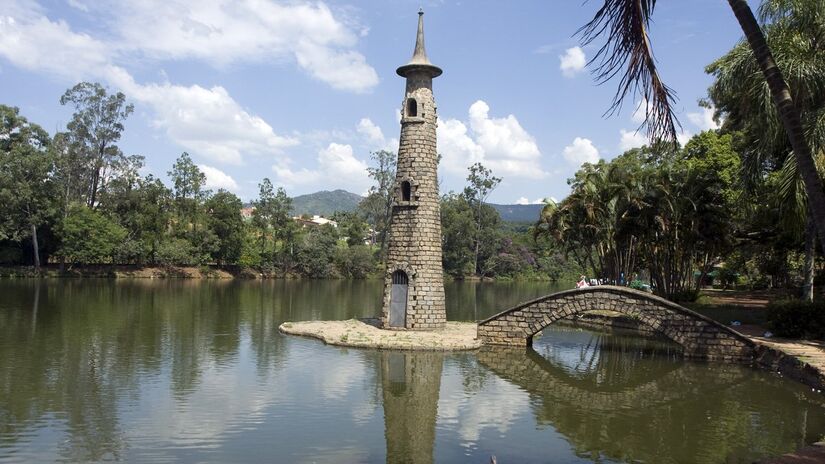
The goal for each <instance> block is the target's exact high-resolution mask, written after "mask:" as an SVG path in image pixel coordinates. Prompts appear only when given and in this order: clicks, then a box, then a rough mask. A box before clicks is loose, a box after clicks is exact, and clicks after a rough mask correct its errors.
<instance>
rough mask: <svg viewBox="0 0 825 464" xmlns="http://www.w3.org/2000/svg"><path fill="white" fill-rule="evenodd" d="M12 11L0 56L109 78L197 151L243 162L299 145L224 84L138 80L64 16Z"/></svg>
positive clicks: (28, 65)
mask: <svg viewBox="0 0 825 464" xmlns="http://www.w3.org/2000/svg"><path fill="white" fill-rule="evenodd" d="M118 5H119V4H118ZM124 5H125V4H124ZM9 10H10V12H11V13H12V14H14V15H15V16H14V17H12V16H0V56H4V57H5V58H7V59H8V60H9V61H11V62H12V63H14V64H15V65H17V66H19V67H22V68H25V69H31V70H35V71H46V72H49V73H53V74H57V75H60V76H62V77H65V78H68V79H72V80H79V79H98V80H103V81H105V82H108V83H109V84H111V85H113V86H115V87H117V88H118V89H120V90H123V91H124V92H125V93H126V94H127V95H128V97H129V99H131V100H133V101H138V102H140V103H145V104H148V105H149V106H150V107H151V108H153V109H154V112H155V114H154V120H153V123H154V124H155V126H156V127H159V128H162V129H163V130H165V131H166V133H167V135H168V136H169V138H170V139H172V140H173V141H174V142H176V143H178V144H179V145H181V146H182V147H183V148H185V149H187V150H190V151H192V152H193V153H196V154H201V155H203V156H206V157H208V158H210V159H212V160H215V161H217V162H221V163H228V164H241V163H242V162H243V155H244V154H247V153H253V154H277V153H279V151H280V150H281V149H282V148H284V147H288V146H292V145H295V144H297V141H296V140H295V139H292V138H289V137H283V136H280V135H277V134H275V132H274V130H273V129H272V127H271V126H269V124H267V123H266V122H265V121H264V120H263V119H262V118H260V117H258V116H255V115H252V114H250V113H249V112H247V111H246V110H244V109H243V108H242V107H241V106H240V105H239V104H238V103H237V102H236V101H235V100H234V99H233V98H232V97H231V96H230V95H229V94H228V93H227V91H226V89H224V88H223V87H221V86H214V87H212V88H208V89H207V88H204V87H201V86H198V85H192V86H181V85H172V84H169V83H163V84H147V85H142V84H138V83H136V82H135V81H134V79H133V78H132V76H131V75H130V74H129V72H128V71H126V70H125V69H123V68H122V67H118V66H116V65H115V64H113V61H114V60H113V52H112V50H110V48H109V47H108V46H106V45H104V44H103V43H102V42H99V41H98V40H96V39H94V38H92V37H90V36H88V35H86V34H78V33H75V32H73V31H72V30H71V29H70V27H69V25H68V24H66V23H65V22H63V21H57V22H54V21H51V20H49V19H48V18H46V17H45V16H43V15H42V12H41V11H40V8H39V6H37V5H36V4H34V3H30V2H26V3H21V2H12V3H11V4H10V8H9ZM170 46H171V45H170Z"/></svg>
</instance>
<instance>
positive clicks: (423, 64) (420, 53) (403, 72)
mask: <svg viewBox="0 0 825 464" xmlns="http://www.w3.org/2000/svg"><path fill="white" fill-rule="evenodd" d="M414 69H417V70H423V71H427V72H428V73H429V74H430V75H431V77H437V76H440V75H441V68H439V67H438V66H435V65H433V64H432V63H430V60H429V58H427V50H426V49H425V48H424V9H423V8H419V9H418V33H417V34H416V36H415V50H414V51H413V56H412V59H411V60H410V62H409V63H407V64H405V65H404V66H401V67H400V68H398V70H396V72H397V73H398V74H399V75H400V76H402V77H407V73H409V72H410V71H412V70H414Z"/></svg>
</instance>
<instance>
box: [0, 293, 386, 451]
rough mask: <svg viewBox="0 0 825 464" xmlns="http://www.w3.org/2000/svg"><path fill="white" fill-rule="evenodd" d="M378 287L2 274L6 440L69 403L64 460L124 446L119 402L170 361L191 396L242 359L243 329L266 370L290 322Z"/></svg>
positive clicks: (364, 304) (174, 388)
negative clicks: (10, 277)
mask: <svg viewBox="0 0 825 464" xmlns="http://www.w3.org/2000/svg"><path fill="white" fill-rule="evenodd" d="M345 287H346V288H345ZM350 287H351V288H350ZM380 291H381V287H380V285H372V286H371V285H368V284H367V283H355V284H352V285H351V286H350V283H348V282H338V283H335V284H330V282H321V283H311V284H308V283H307V282H289V281H265V282H237V281H210V282H200V281H187V280H164V281H156V280H148V279H147V280H128V281H122V280H108V279H102V280H94V279H83V280H70V279H66V280H63V279H60V280H49V281H37V280H31V281H16V282H4V283H3V291H2V293H3V300H4V302H5V305H4V306H6V307H0V419H2V420H0V433H2V437H3V438H2V439H4V440H10V441H11V442H14V441H17V440H18V439H19V438H20V436H21V434H25V433H26V431H27V430H31V429H30V428H31V427H32V424H34V423H36V422H37V421H38V420H39V419H41V418H43V417H45V416H47V415H48V414H50V413H58V417H61V418H62V417H64V413H65V422H66V428H65V430H66V433H68V434H69V437H68V439H67V440H64V441H63V442H64V443H65V444H66V445H65V446H70V447H71V448H70V449H69V448H66V449H61V450H60V452H61V454H62V455H63V456H64V457H65V458H66V459H69V460H78V461H83V460H99V459H104V458H105V457H106V456H109V457H112V456H114V457H116V456H119V455H120V454H119V453H120V452H121V451H122V450H123V449H124V446H125V445H124V444H123V443H122V440H123V436H124V434H123V432H122V430H121V429H122V427H121V425H120V424H119V419H118V406H119V404H118V402H119V401H123V399H124V398H137V397H139V393H140V389H139V387H140V384H141V383H142V382H143V381H144V380H149V379H152V378H155V377H157V376H158V375H163V376H165V375H167V374H166V373H164V369H165V368H168V369H169V371H168V375H169V379H170V382H171V387H170V388H171V392H172V393H173V395H174V397H175V398H177V399H178V401H187V400H188V397H189V396H190V395H191V393H192V392H194V391H195V390H197V388H198V386H199V384H200V381H201V380H200V379H201V377H202V375H203V373H204V371H205V369H207V368H218V369H220V368H221V367H222V366H229V365H232V364H234V363H236V362H237V358H238V354H239V350H240V345H241V343H242V339H243V337H244V336H245V334H246V336H248V337H249V340H250V346H251V348H252V353H253V354H254V356H255V362H256V364H257V366H258V371H259V375H260V376H266V375H267V374H268V373H269V372H271V371H272V370H273V369H277V368H278V366H279V364H280V363H281V361H282V360H283V359H284V357H285V356H286V354H285V350H286V348H287V346H288V343H284V340H285V338H284V337H283V336H281V335H280V334H279V333H278V325H279V324H280V323H281V322H283V321H284V320H287V319H298V320H300V319H308V318H317V319H321V318H330V319H334V318H341V319H345V318H349V317H352V315H353V314H352V313H353V310H352V308H353V307H357V308H364V311H365V313H367V314H370V315H371V314H373V313H374V308H375V307H377V305H378V304H380ZM0 304H2V303H0ZM371 384H373V385H374V384H375V382H371Z"/></svg>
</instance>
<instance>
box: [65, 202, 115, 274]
mask: <svg viewBox="0 0 825 464" xmlns="http://www.w3.org/2000/svg"><path fill="white" fill-rule="evenodd" d="M126 237H127V232H126V229H124V228H123V227H121V226H120V225H119V224H118V223H116V222H115V221H113V220H112V219H110V218H109V217H108V216H106V215H104V214H102V213H100V212H98V211H95V210H93V209H91V208H87V207H86V206H73V207H72V208H71V210H69V214H68V216H67V217H66V218H65V219H64V220H63V224H62V225H61V230H60V238H61V246H60V250H59V251H58V253H59V254H60V255H62V256H65V257H66V259H67V260H68V261H69V262H70V263H79V264H100V263H109V262H111V261H112V259H113V258H114V257H115V254H116V252H117V251H118V247H119V246H121V245H122V244H123V242H124V241H125V240H126Z"/></svg>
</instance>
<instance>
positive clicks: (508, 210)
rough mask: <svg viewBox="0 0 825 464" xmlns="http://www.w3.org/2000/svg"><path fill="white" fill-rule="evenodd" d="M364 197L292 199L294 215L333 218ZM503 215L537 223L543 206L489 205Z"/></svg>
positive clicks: (335, 194) (332, 194)
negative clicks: (335, 214)
mask: <svg viewBox="0 0 825 464" xmlns="http://www.w3.org/2000/svg"><path fill="white" fill-rule="evenodd" d="M363 199H364V197H362V196H361V195H358V194H356V193H352V192H348V191H346V190H343V189H336V190H321V191H318V192H314V193H308V194H305V195H298V196H297V197H295V198H293V199H292V214H294V215H296V216H300V215H303V214H308V215H310V216H313V215H316V214H317V215H318V216H327V217H329V216H332V215H333V214H334V213H336V212H351V211H355V210H356V209H358V203H359V202H360V201H361V200H363ZM489 205H490V206H492V207H493V208H495V209H496V211H498V213H499V214H500V215H501V220H502V221H504V222H530V223H532V222H536V221H537V220H538V218H539V213H541V209H542V208H543V207H544V205H543V204H531V205H506V204H497V203H489Z"/></svg>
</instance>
